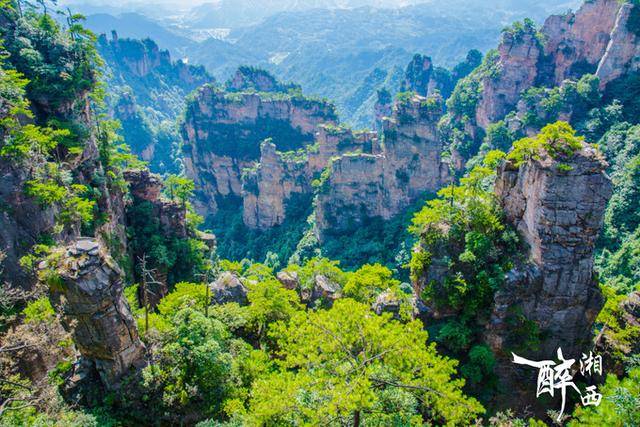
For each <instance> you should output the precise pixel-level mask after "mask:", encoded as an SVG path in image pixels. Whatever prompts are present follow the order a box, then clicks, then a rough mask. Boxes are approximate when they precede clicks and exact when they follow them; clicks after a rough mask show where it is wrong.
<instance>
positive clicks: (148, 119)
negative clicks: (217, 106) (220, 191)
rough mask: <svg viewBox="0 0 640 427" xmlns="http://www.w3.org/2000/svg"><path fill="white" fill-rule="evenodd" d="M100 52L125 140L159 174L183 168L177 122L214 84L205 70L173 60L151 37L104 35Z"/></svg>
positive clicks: (101, 39)
mask: <svg viewBox="0 0 640 427" xmlns="http://www.w3.org/2000/svg"><path fill="white" fill-rule="evenodd" d="M97 47H98V52H99V53H100V55H101V56H102V58H104V60H105V64H106V67H105V70H104V74H105V78H106V83H107V85H108V86H109V91H108V95H109V96H108V99H107V102H108V104H109V107H110V109H111V111H112V112H111V116H112V117H113V118H115V119H117V120H119V121H120V123H121V124H122V130H121V133H122V136H123V137H124V142H125V143H127V144H128V145H129V147H131V149H132V151H133V153H134V154H136V155H138V156H140V157H141V158H142V159H143V160H145V161H147V162H149V166H150V168H152V169H153V170H154V171H157V172H167V171H170V172H174V171H177V170H180V168H181V165H180V154H179V152H180V137H179V135H178V132H177V129H176V125H175V124H176V120H177V118H178V117H179V116H180V115H181V114H182V112H183V111H184V108H185V98H186V96H187V95H188V94H189V93H191V92H192V91H193V90H194V89H196V88H197V87H199V86H201V85H203V84H205V83H212V82H213V81H214V80H213V78H212V77H211V76H210V75H209V74H208V73H207V72H206V71H205V70H204V68H203V67H195V66H193V65H189V64H185V63H184V62H182V61H181V60H178V61H175V62H173V61H172V60H171V56H170V54H169V52H168V51H161V50H160V49H159V47H158V46H157V45H156V44H155V42H153V41H152V40H150V39H144V40H135V39H122V38H119V37H118V34H117V33H116V32H113V33H112V34H111V39H108V38H107V36H106V35H104V34H103V35H101V36H100V37H99V38H98V42H97Z"/></svg>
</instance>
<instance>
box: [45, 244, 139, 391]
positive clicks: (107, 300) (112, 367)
mask: <svg viewBox="0 0 640 427" xmlns="http://www.w3.org/2000/svg"><path fill="white" fill-rule="evenodd" d="M58 273H59V275H60V283H59V284H56V285H54V286H52V287H51V291H50V292H51V294H50V299H51V302H52V304H53V306H54V307H56V309H57V310H58V312H59V313H60V314H61V315H62V325H63V326H64V328H65V329H66V330H67V331H69V332H70V333H71V334H72V336H73V340H74V342H75V345H76V347H77V348H78V351H79V352H80V354H81V355H82V357H83V358H85V359H87V360H89V361H90V362H91V363H92V364H93V365H94V366H95V368H96V370H97V371H98V373H99V374H100V378H101V380H102V382H103V383H104V385H105V386H106V387H107V388H109V389H113V388H117V387H118V385H119V382H120V380H121V379H122V378H123V376H125V375H127V374H128V373H130V372H132V371H134V370H136V369H139V368H141V367H143V366H144V365H145V364H146V359H145V353H146V351H145V347H144V344H142V342H141V341H140V339H139V337H138V330H137V328H136V324H135V320H134V319H133V317H132V315H131V310H130V309H129V305H128V304H127V301H126V299H125V298H124V296H123V294H122V291H123V275H122V271H121V270H120V268H119V267H118V266H117V264H116V263H115V262H114V261H113V260H112V259H111V258H110V257H109V256H108V255H106V254H105V252H104V248H103V247H101V245H100V244H99V243H98V242H97V241H96V240H93V239H81V240H79V241H78V242H77V243H74V244H72V245H70V246H68V247H67V248H66V250H65V252H64V253H63V254H62V260H61V261H60V264H59V265H58Z"/></svg>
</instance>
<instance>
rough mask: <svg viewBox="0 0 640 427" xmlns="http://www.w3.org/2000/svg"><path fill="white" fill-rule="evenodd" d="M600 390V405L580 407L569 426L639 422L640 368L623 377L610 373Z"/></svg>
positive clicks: (619, 426)
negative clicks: (619, 377)
mask: <svg viewBox="0 0 640 427" xmlns="http://www.w3.org/2000/svg"><path fill="white" fill-rule="evenodd" d="M599 392H600V393H602V396H603V397H602V402H601V403H600V405H599V406H597V407H595V406H588V407H580V408H578V409H577V410H576V411H575V412H574V414H573V415H574V418H573V420H571V421H570V422H569V425H570V426H572V427H578V426H581V427H582V426H589V427H591V426H593V427H596V426H605V425H606V426H616V427H626V426H633V425H638V424H640V397H639V396H640V368H635V369H633V370H631V371H630V372H629V376H628V377H626V378H623V379H618V378H616V376H615V375H612V374H609V375H608V376H607V382H606V383H605V385H604V387H602V388H601V389H600V390H599Z"/></svg>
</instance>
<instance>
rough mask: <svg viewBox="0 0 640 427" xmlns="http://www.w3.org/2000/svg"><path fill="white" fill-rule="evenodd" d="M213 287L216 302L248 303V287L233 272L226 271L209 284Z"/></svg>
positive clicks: (214, 301)
mask: <svg viewBox="0 0 640 427" xmlns="http://www.w3.org/2000/svg"><path fill="white" fill-rule="evenodd" d="M209 288H210V289H211V296H212V302H213V303H215V304H226V303H229V302H236V303H238V304H240V305H246V304H247V303H248V300H247V288H246V287H245V286H244V285H243V284H242V282H241V281H240V279H239V278H238V277H237V276H236V275H235V274H233V273H231V272H228V271H225V272H224V273H222V274H221V275H220V277H219V278H218V279H217V280H216V281H215V282H213V283H212V284H210V285H209Z"/></svg>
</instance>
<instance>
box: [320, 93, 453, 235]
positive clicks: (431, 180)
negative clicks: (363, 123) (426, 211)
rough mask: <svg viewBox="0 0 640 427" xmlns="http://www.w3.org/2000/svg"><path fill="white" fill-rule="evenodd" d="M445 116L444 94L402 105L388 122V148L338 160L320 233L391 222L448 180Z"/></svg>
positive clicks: (324, 193)
mask: <svg viewBox="0 0 640 427" xmlns="http://www.w3.org/2000/svg"><path fill="white" fill-rule="evenodd" d="M442 115H443V101H442V98H441V97H439V96H437V95H436V96H432V97H422V96H419V95H413V96H412V97H411V98H410V99H406V100H402V101H400V102H397V103H396V105H395V106H394V110H393V114H392V117H390V118H388V119H386V120H385V122H384V141H385V142H384V146H383V147H382V148H381V149H380V150H379V151H374V152H372V153H354V154H346V155H343V156H341V157H339V158H337V159H334V160H333V162H332V163H331V165H330V167H329V169H330V170H329V172H330V173H329V174H328V177H327V179H326V181H325V182H324V183H323V185H322V187H321V189H320V191H319V195H318V202H317V211H316V219H317V229H318V233H319V237H320V239H321V240H322V239H323V238H324V236H325V235H326V233H327V232H335V233H337V232H343V231H345V230H349V229H352V228H353V227H355V226H358V224H362V223H363V221H365V220H366V219H367V218H373V217H381V218H383V219H390V218H391V217H393V216H394V215H396V214H398V213H399V212H401V211H402V209H404V208H406V207H407V206H409V205H410V204H411V203H413V202H415V201H416V200H418V199H419V198H420V197H421V196H424V195H425V193H428V192H436V191H437V190H438V189H440V188H441V187H442V186H443V185H444V184H445V183H446V182H447V180H448V165H447V164H445V163H444V162H443V159H442V158H441V154H442V148H443V144H442V142H441V140H440V138H439V136H438V131H437V123H438V120H439V119H440V117H442Z"/></svg>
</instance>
